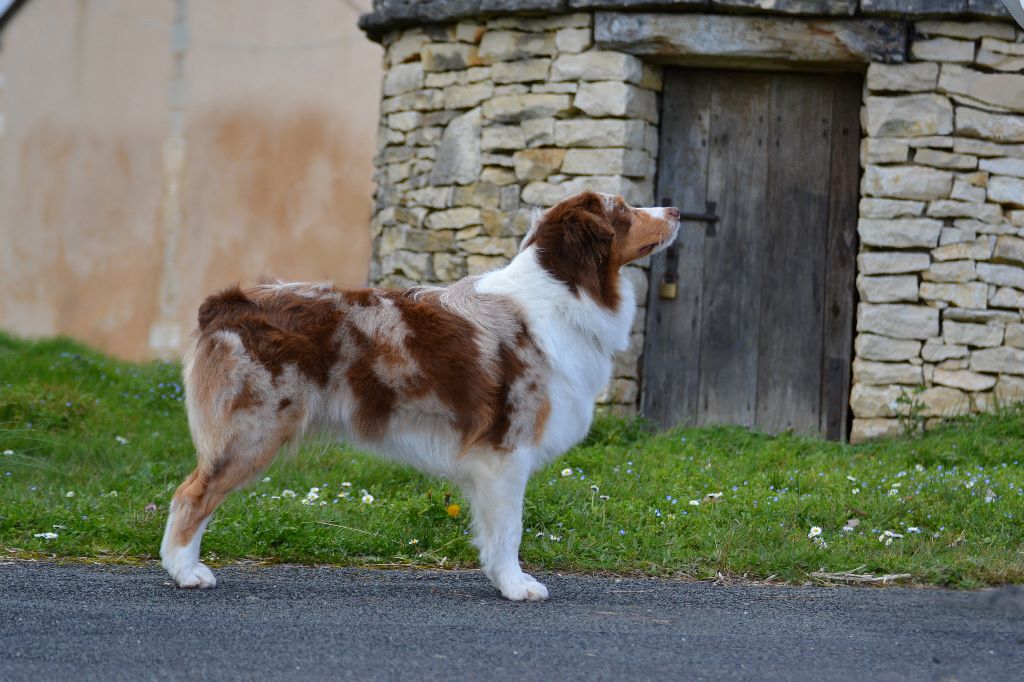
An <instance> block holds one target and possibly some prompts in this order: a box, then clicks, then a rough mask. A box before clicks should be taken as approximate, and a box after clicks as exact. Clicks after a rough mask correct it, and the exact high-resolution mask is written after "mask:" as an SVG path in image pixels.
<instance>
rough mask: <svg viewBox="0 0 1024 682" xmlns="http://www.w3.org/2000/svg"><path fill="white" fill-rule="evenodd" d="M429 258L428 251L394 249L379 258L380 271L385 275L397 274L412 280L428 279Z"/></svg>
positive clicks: (421, 280)
mask: <svg viewBox="0 0 1024 682" xmlns="http://www.w3.org/2000/svg"><path fill="white" fill-rule="evenodd" d="M430 265H431V258H430V254H429V253H417V252H413V251H395V252H394V253H389V254H387V255H386V256H384V258H383V259H382V260H381V271H382V273H383V274H385V275H398V276H402V277H406V278H408V279H410V280H412V281H414V282H424V281H427V280H429V279H430Z"/></svg>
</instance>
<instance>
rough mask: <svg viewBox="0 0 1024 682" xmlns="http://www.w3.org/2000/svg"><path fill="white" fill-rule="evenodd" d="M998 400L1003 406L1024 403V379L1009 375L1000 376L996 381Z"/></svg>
mask: <svg viewBox="0 0 1024 682" xmlns="http://www.w3.org/2000/svg"><path fill="white" fill-rule="evenodd" d="M995 394H996V399H997V400H998V401H999V403H1000V404H1001V405H1011V404H1013V403H1019V402H1022V401H1024V378H1021V377H1015V376H1012V375H1009V374H1003V375H1000V377H999V380H998V381H996V391H995Z"/></svg>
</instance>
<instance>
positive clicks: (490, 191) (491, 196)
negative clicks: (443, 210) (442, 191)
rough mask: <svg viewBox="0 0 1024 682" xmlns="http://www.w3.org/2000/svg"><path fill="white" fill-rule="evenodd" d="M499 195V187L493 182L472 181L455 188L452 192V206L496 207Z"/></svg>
mask: <svg viewBox="0 0 1024 682" xmlns="http://www.w3.org/2000/svg"><path fill="white" fill-rule="evenodd" d="M500 195H501V188H500V187H498V185H496V184H494V183H491V182H486V181H481V182H473V183H470V184H468V185H461V186H459V187H456V188H455V190H454V192H452V206H469V207H472V208H477V207H479V208H498V202H499V198H500Z"/></svg>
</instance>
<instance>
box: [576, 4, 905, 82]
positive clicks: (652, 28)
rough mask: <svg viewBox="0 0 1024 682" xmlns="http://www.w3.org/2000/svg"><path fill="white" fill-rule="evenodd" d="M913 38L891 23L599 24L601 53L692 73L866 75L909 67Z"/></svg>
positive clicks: (706, 20)
mask: <svg viewBox="0 0 1024 682" xmlns="http://www.w3.org/2000/svg"><path fill="white" fill-rule="evenodd" d="M906 32H907V28H906V24H905V23H904V22H902V21H899V20H890V19H828V18H817V19H803V18H796V17H780V16H754V15H721V14H654V13H629V14H624V13H617V12H598V13H597V14H596V15H595V20H594V42H595V43H596V44H597V45H598V46H599V47H601V48H603V49H607V50H619V51H621V52H627V53H629V54H634V55H637V56H641V57H646V58H649V59H652V60H654V61H658V62H662V63H668V64H680V65H686V66H709V65H713V66H729V67H733V66H735V67H747V68H780V67H781V68H785V67H786V66H800V67H807V66H816V65H817V66H822V67H829V68H843V67H846V68H849V69H857V70H859V69H862V68H863V65H865V64H868V63H871V62H886V63H895V62H902V61H903V60H904V58H905V56H906V40H907V38H906V36H907V33H906Z"/></svg>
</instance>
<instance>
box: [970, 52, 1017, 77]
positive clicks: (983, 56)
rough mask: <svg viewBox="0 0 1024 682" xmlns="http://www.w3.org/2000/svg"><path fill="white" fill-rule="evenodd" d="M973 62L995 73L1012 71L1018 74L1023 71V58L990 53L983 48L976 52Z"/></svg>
mask: <svg viewBox="0 0 1024 682" xmlns="http://www.w3.org/2000/svg"><path fill="white" fill-rule="evenodd" d="M974 61H975V62H976V63H977V64H979V65H980V66H987V67H988V68H990V69H995V70H997V71H1012V72H1014V73H1019V72H1021V71H1024V57H1013V56H1010V55H1008V54H1003V53H999V52H992V51H990V50H986V49H985V48H984V47H982V48H981V49H979V50H978V55H977V56H976V57H975V58H974Z"/></svg>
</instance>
